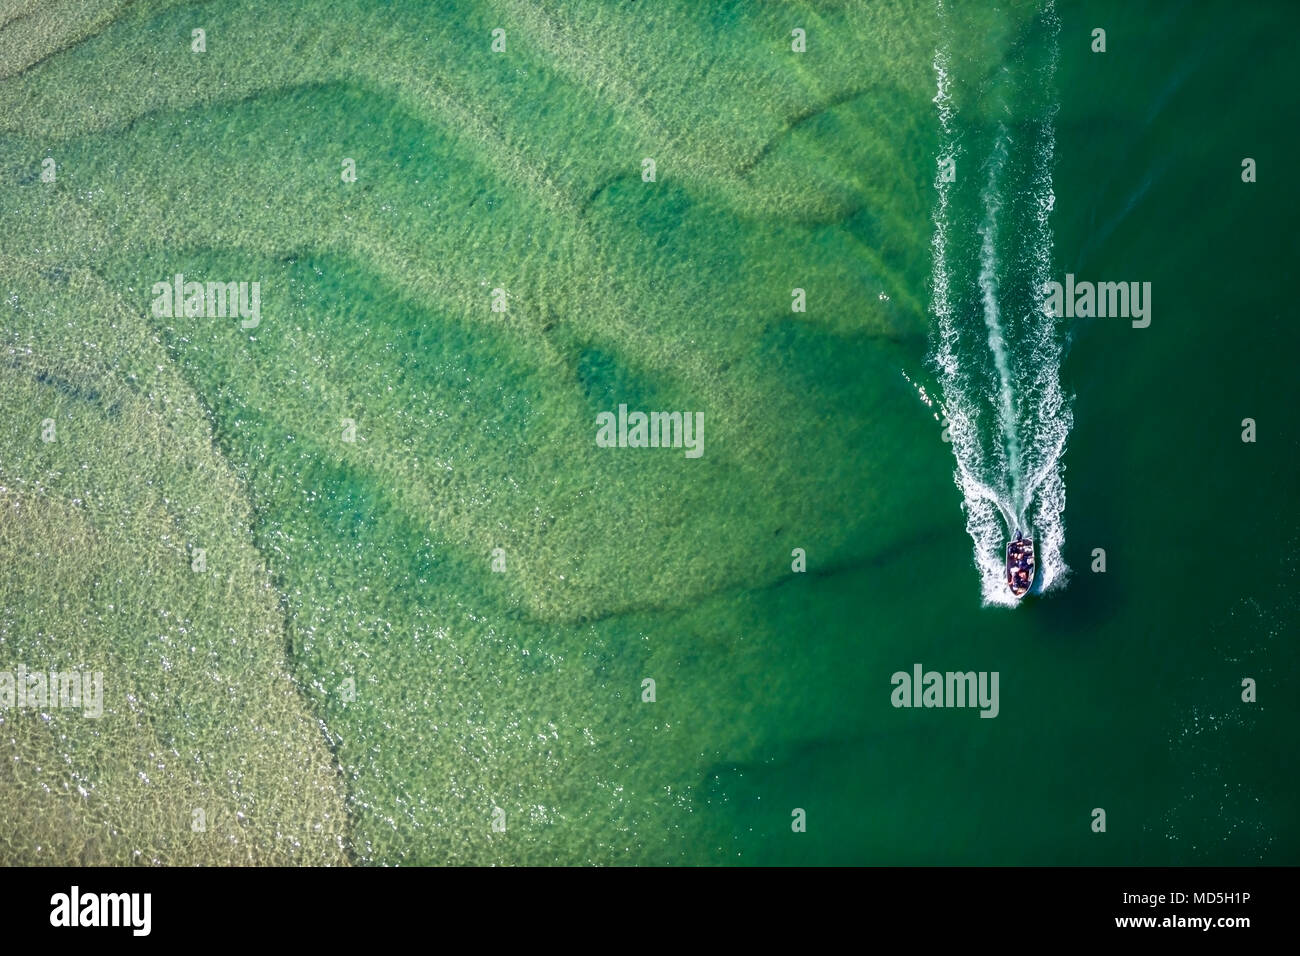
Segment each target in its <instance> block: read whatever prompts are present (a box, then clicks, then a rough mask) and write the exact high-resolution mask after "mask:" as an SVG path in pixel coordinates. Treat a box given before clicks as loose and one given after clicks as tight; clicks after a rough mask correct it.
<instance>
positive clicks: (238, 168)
mask: <svg viewBox="0 0 1300 956" xmlns="http://www.w3.org/2000/svg"><path fill="white" fill-rule="evenodd" d="M1098 27H1101V28H1104V29H1105V31H1106V50H1105V52H1093V49H1092V47H1093V45H1094V38H1093V31H1094V29H1096V28H1098ZM1297 27H1300V17H1298V15H1297V12H1296V10H1294V9H1293V7H1292V5H1290V4H1286V3H1281V2H1278V3H1258V4H1239V3H1237V4H1234V3H1227V2H1223V3H1219V2H1209V0H1207V2H1201V3H1196V4H1190V5H1189V4H1179V3H1172V2H1171V3H1158V4H1153V5H1144V6H1143V8H1142V9H1141V10H1138V9H1135V8H1134V5H1133V4H1129V3H1121V2H1103V3H1089V4H1079V3H1070V2H1057V3H1047V2H1015V3H1000V4H997V5H993V4H976V3H970V4H967V3H951V2H945V3H933V2H930V0H925V2H916V3H910V2H909V3H902V2H894V3H875V2H866V0H861V2H857V0H848V2H838V3H785V4H767V3H743V2H710V3H704V2H695V0H655V2H649V0H645V2H641V3H613V2H604V0H565V2H545V3H536V2H531V0H518V2H516V0H456V2H435V3H425V4H405V3H396V4H390V3H379V2H363V0H353V2H341V3H329V4H324V3H320V2H317V0H283V2H277V3H269V2H259V0H254V2H251V3H240V4H235V3H229V2H224V0H217V2H213V3H206V4H201V5H194V4H187V3H167V2H153V3H148V2H146V3H132V4H128V3H122V2H103V3H98V2H97V3H71V2H69V3H38V2H35V0H8V2H0V236H2V237H3V239H2V241H0V672H12V671H15V670H16V669H17V668H18V667H19V666H20V665H21V666H22V667H24V668H26V669H27V670H29V671H42V670H43V671H45V672H47V673H48V672H49V671H50V670H54V671H56V672H63V671H73V670H76V671H78V672H102V674H103V681H104V685H103V686H104V691H103V714H102V716H100V717H98V718H93V717H87V716H85V715H84V713H83V712H82V710H78V709H74V708H71V707H63V706H57V707H56V706H50V705H49V704H48V702H47V704H46V706H44V707H26V708H25V707H21V706H16V705H15V706H11V707H7V708H3V709H0V863H5V864H14V863H21V864H28V863H89V864H242V863H259V864H271V863H291V864H360V865H403V864H405V865H414V864H555V863H559V864H940V863H956V864H1016V863H1032V864H1051V863H1080V864H1096V863H1115V864H1127V863H1146V864H1187V863H1215V864H1251V863H1291V864H1294V863H1297V862H1300V853H1298V850H1300V834H1298V833H1297V821H1298V820H1300V817H1298V816H1297V814H1296V812H1295V810H1296V804H1295V794H1296V792H1297V786H1298V785H1300V777H1298V775H1297V769H1296V762H1295V759H1294V730H1295V727H1296V725H1297V704H1296V700H1297V695H1296V693H1295V691H1296V687H1295V680H1296V678H1295V675H1296V672H1297V670H1296V664H1297V661H1296V653H1295V650H1294V644H1293V640H1292V639H1293V636H1294V633H1295V624H1296V622H1297V608H1296V596H1295V588H1294V575H1295V570H1296V560H1297V555H1298V554H1300V523H1298V522H1297V520H1296V508H1295V501H1296V493H1297V484H1296V462H1297V434H1298V431H1297V427H1298V425H1300V423H1298V422H1297V411H1296V401H1295V386H1294V383H1295V367H1294V362H1295V355H1296V346H1297V344H1300V343H1298V341H1297V340H1298V339H1300V335H1297V332H1296V322H1295V316H1294V315H1293V312H1294V308H1293V303H1294V296H1293V295H1291V293H1290V290H1289V288H1288V287H1287V285H1286V283H1287V281H1288V280H1287V277H1288V276H1289V275H1290V274H1291V271H1292V269H1293V266H1294V263H1295V261H1296V256H1297V252H1300V250H1298V249H1297V239H1296V230H1295V226H1294V219H1295V212H1296V203H1295V186H1294V180H1293V176H1292V173H1291V170H1290V163H1291V158H1292V157H1293V156H1294V155H1295V154H1296V149H1297V146H1300V143H1297V135H1296V132H1295V126H1294V123H1293V122H1291V118H1292V117H1294V116H1295V115H1297V112H1298V111H1297V105H1298V104H1297V102H1296V99H1297V93H1296V86H1295V83H1294V82H1293V80H1294V65H1293V63H1292V62H1291V60H1292V59H1293V57H1292V55H1291V51H1290V49H1289V47H1290V45H1291V44H1290V43H1289V42H1288V41H1287V40H1286V38H1287V37H1289V36H1291V35H1293V34H1294V32H1295V30H1296V28H1297ZM200 29H201V30H202V31H204V32H203V43H202V47H203V49H202V52H196V50H195V43H196V40H195V33H194V31H195V30H200ZM498 29H499V30H503V31H504V34H501V36H504V49H503V50H499V51H498V50H494V49H493V42H494V35H493V31H494V30H498ZM794 30H800V31H803V36H804V37H805V38H806V50H805V52H795V50H794V49H792V44H794V43H795V42H796V41H795V36H794V35H793V34H792V31H794ZM1246 157H1249V158H1252V159H1253V160H1255V162H1256V164H1257V170H1258V177H1257V181H1256V182H1252V183H1247V182H1243V180H1242V161H1243V159H1244V158H1246ZM647 159H652V160H653V162H654V178H653V181H647V175H646V169H647V167H646V165H645V160H647ZM947 161H950V167H951V168H952V169H954V170H955V176H954V177H949V176H948V175H946V174H945V172H944V169H945V162H947ZM349 162H350V163H351V164H352V166H351V168H354V169H355V181H353V180H351V179H350V178H349V177H348V175H346V174H347V173H348V171H349ZM178 274H180V275H183V276H184V277H185V281H196V282H202V283H207V282H213V283H223V284H224V283H240V282H246V283H250V284H251V283H253V282H256V283H258V289H259V296H260V298H259V303H258V310H257V315H256V317H255V321H254V320H253V319H250V318H248V317H246V316H241V315H240V314H236V313H231V312H227V314H225V315H224V316H222V315H215V314H208V310H207V309H206V300H205V302H204V308H203V309H202V310H201V314H186V310H185V309H184V308H183V307H182V308H180V309H179V310H176V309H171V310H160V309H158V308H155V306H156V303H157V298H158V293H157V291H156V289H155V286H156V284H158V283H160V282H161V283H171V282H173V280H174V278H175V276H176V275H178ZM1067 274H1071V275H1074V276H1075V277H1077V278H1078V279H1079V280H1081V281H1084V280H1087V281H1093V282H1102V281H1106V282H1110V281H1116V282H1118V281H1124V282H1150V283H1151V287H1152V295H1151V300H1150V304H1151V314H1150V318H1151V321H1150V324H1149V325H1148V326H1147V327H1145V328H1136V327H1134V326H1133V324H1132V323H1131V322H1130V321H1129V320H1127V319H1125V318H1110V317H1108V318H1073V317H1065V316H1062V317H1056V316H1053V315H1048V314H1046V313H1045V311H1044V299H1043V288H1044V286H1045V284H1046V283H1048V282H1052V281H1057V282H1064V281H1065V276H1066V275H1067ZM498 290H499V292H498ZM795 290H802V301H803V302H804V303H805V304H806V309H805V310H804V311H795V309H794V304H795V303H796V302H798V301H800V299H799V296H798V295H797V294H796V292H795ZM502 303H504V311H494V308H493V306H494V304H496V305H498V306H499V305H501V304H502ZM160 313H161V314H160ZM620 405H626V406H627V408H628V409H630V410H641V411H646V412H649V411H679V412H689V413H692V414H694V413H702V414H703V420H704V431H703V454H702V455H701V456H700V457H698V458H693V457H688V456H687V455H686V454H684V453H683V451H682V450H681V449H673V448H604V447H599V446H598V445H597V442H596V434H597V428H596V421H597V416H598V415H599V414H600V413H602V412H607V411H614V412H617V410H618V408H619V406H620ZM1246 419H1250V420H1252V421H1253V422H1254V423H1255V424H1254V428H1255V436H1254V437H1255V440H1254V441H1251V442H1246V441H1243V440H1242V435H1243V431H1244V430H1245V427H1246V426H1245V425H1244V424H1243V422H1244V420H1246ZM1020 528H1023V529H1026V530H1030V531H1032V533H1033V534H1034V535H1035V539H1036V543H1037V545H1038V548H1039V562H1040V569H1039V571H1040V573H1039V576H1038V579H1037V582H1036V585H1035V588H1034V591H1033V593H1031V594H1030V595H1029V596H1027V597H1026V598H1025V599H1024V600H1023V601H1021V602H1019V603H1018V605H1017V604H1016V602H1014V601H1013V600H1012V599H1011V597H1010V595H1009V593H1008V592H1007V591H1006V589H1005V585H1004V583H1003V578H1002V574H1003V568H1002V561H1003V548H1004V546H1005V542H1006V539H1007V536H1008V534H1009V533H1011V532H1014V531H1015V530H1017V529H1020ZM199 552H201V553H202V558H201V560H197V562H196V558H198V555H199ZM1101 552H1104V571H1103V570H1101V569H1100V566H1099V564H1098V555H1099V553H1101ZM798 568H806V570H796V569H798ZM917 664H920V665H922V667H923V669H924V670H936V671H940V672H947V671H962V672H965V671H973V672H984V673H993V672H996V673H997V674H998V675H999V684H998V686H999V705H998V711H997V716H996V717H994V718H992V719H984V718H981V716H980V710H979V709H978V708H970V707H965V708H963V707H941V708H931V707H919V708H917V707H896V706H894V705H893V702H892V700H891V698H892V692H893V690H894V687H893V685H892V683H891V678H892V676H893V675H894V674H895V673H898V672H906V673H908V674H910V673H911V672H912V669H913V667H914V665H917ZM647 679H648V680H652V681H653V682H654V684H653V687H654V695H653V696H654V700H653V702H650V701H648V700H647V699H646V698H647V696H648V690H647V688H648V685H647V684H646V681H647ZM1246 679H1249V680H1250V681H1253V682H1254V685H1255V687H1256V691H1255V699H1254V700H1251V701H1245V700H1243V693H1244V690H1243V680H1246ZM2 680H3V678H0V681H2ZM2 703H3V686H2V684H0V704H2ZM1099 808H1100V809H1104V811H1105V815H1106V828H1105V832H1104V833H1103V832H1096V830H1095V828H1094V820H1095V813H1094V811H1095V810H1097V809H1099ZM801 814H802V816H801ZM801 819H802V820H805V821H806V830H804V831H803V832H800V828H799V827H798V826H795V825H794V824H797V823H798V822H799V821H800V820H801Z"/></svg>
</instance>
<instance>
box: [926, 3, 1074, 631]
mask: <svg viewBox="0 0 1300 956" xmlns="http://www.w3.org/2000/svg"><path fill="white" fill-rule="evenodd" d="M939 16H940V19H941V20H944V21H946V11H945V10H944V8H943V3H942V0H940V2H939ZM1043 23H1044V24H1045V25H1046V26H1047V27H1048V29H1049V31H1050V34H1051V42H1050V47H1049V56H1048V62H1047V64H1046V67H1045V68H1044V70H1043V71H1042V74H1041V79H1042V89H1043V91H1044V92H1045V93H1046V94H1047V99H1048V100H1049V101H1050V100H1051V99H1052V92H1053V80H1054V76H1055V71H1056V63H1057V58H1058V52H1059V50H1058V36H1059V32H1060V24H1059V21H1058V20H1057V18H1056V13H1055V9H1054V5H1053V3H1052V2H1051V0H1048V3H1047V4H1046V6H1045V8H1044V13H1043ZM933 65H934V71H935V82H936V87H937V89H936V94H935V97H934V103H935V107H936V109H937V112H938V116H939V126H940V130H941V133H942V143H941V147H940V155H939V164H940V169H941V170H942V169H943V167H944V165H945V164H946V161H947V159H948V158H952V159H953V160H955V159H956V158H957V156H958V154H959V152H960V146H959V139H958V135H957V133H956V131H955V129H954V123H953V120H954V108H953V102H952V90H951V79H950V76H949V65H950V64H949V53H948V49H947V47H946V46H944V47H940V48H939V49H937V50H936V51H935V57H934V64H933ZM1054 116H1055V107H1054V106H1048V107H1046V108H1045V112H1044V115H1043V118H1042V121H1041V123H1040V131H1039V135H1038V139H1037V142H1036V143H1035V152H1034V164H1033V179H1032V183H1031V188H1030V190H1028V194H1027V196H1024V197H1021V196H1019V195H1014V196H1013V197H1012V201H1013V202H1018V201H1020V202H1028V203H1030V204H1031V218H1032V227H1031V229H1030V230H1029V233H1030V234H1029V236H1028V237H1027V239H1028V250H1027V252H1026V253H1025V256H1027V257H1028V261H1026V260H1025V258H1024V257H1022V258H1021V259H1020V260H1019V262H1020V264H1021V265H1025V266H1028V272H1029V275H1030V282H1031V289H1030V292H1029V295H1028V299H1029V301H1028V303H1027V305H1025V306H1024V308H1023V309H1021V310H1018V311H1017V313H1016V316H1015V317H1016V318H1018V319H1019V321H1018V322H1016V323H1015V324H1014V331H1015V337H1014V339H1013V340H1012V342H1011V343H1008V340H1007V330H1006V328H1005V327H1004V322H1003V317H1002V309H1001V306H1000V302H999V291H1000V289H999V287H1000V283H999V267H1000V262H999V260H998V255H997V250H998V235H997V219H998V215H999V213H1000V212H1001V210H1002V207H1003V200H1002V197H1001V194H1000V193H999V176H1000V174H1001V172H1002V171H1003V168H1004V166H1005V163H1006V160H1007V149H1008V142H1009V138H1008V136H1007V134H1006V131H1005V130H1001V131H1000V135H999V137H998V140H997V145H996V147H995V150H994V156H993V160H992V162H991V163H990V171H989V179H988V185H987V188H986V189H985V190H984V192H983V194H982V199H983V206H984V224H983V226H982V228H981V229H980V233H981V239H982V241H981V246H980V254H979V256H980V269H979V274H978V285H979V290H980V296H981V302H982V310H983V317H984V323H985V331H986V333H987V346H988V349H989V353H990V354H991V357H992V359H993V364H994V368H995V370H996V373H997V379H998V381H997V384H996V388H995V390H994V393H993V394H986V393H984V391H983V383H982V382H981V380H980V379H979V378H978V377H977V374H978V369H976V370H973V371H972V370H968V369H966V368H965V367H964V366H963V364H962V361H961V354H962V353H961V349H962V346H963V341H962V336H961V329H960V327H959V324H958V322H957V321H956V316H955V315H954V312H953V304H952V290H951V265H952V264H951V263H950V258H949V257H950V255H951V254H952V250H951V248H950V245H951V243H950V230H951V228H952V223H951V218H952V202H953V197H952V195H951V192H950V190H951V186H952V184H951V183H948V182H945V181H944V180H943V177H942V175H939V176H936V179H935V189H936V192H937V195H938V201H937V202H936V205H935V211H934V216H933V221H934V235H933V237H932V240H931V258H932V276H931V281H932V310H933V313H934V320H935V348H934V355H933V362H934V365H935V367H936V370H937V372H938V381H939V386H940V392H941V395H942V399H941V401H942V407H943V410H944V414H945V415H946V416H947V418H948V423H949V435H950V437H951V439H952V446H953V455H954V458H955V459H956V464H957V468H956V471H955V472H954V479H955V481H956V483H957V485H958V487H959V488H960V489H961V491H962V497H963V504H962V507H963V510H964V511H965V512H966V531H967V533H968V534H969V535H970V536H971V540H972V542H973V543H974V558H975V565H976V569H977V570H978V572H979V575H980V590H981V598H982V600H983V603H984V604H986V605H988V604H998V605H1006V606H1013V605H1015V604H1017V603H1018V601H1017V599H1016V598H1015V597H1014V596H1013V595H1012V594H1011V592H1010V591H1009V590H1008V588H1007V586H1006V579H1005V571H1006V567H1005V554H1004V550H1003V546H1004V544H1005V542H1006V540H1007V539H1008V537H1009V534H1010V532H1012V531H1013V530H1015V529H1017V528H1019V529H1024V530H1031V529H1032V531H1033V533H1034V538H1035V550H1036V552H1037V557H1038V563H1039V567H1040V573H1039V578H1038V585H1037V587H1038V590H1048V589H1049V588H1051V587H1052V586H1053V585H1054V584H1057V583H1059V582H1060V581H1062V580H1064V577H1065V574H1066V573H1067V572H1068V568H1067V567H1066V565H1065V562H1064V559H1063V558H1062V554H1061V550H1062V547H1063V546H1064V542H1065V528H1064V522H1063V520H1062V516H1063V513H1064V510H1065V482H1064V477H1063V470H1064V469H1063V466H1062V464H1061V456H1062V454H1063V453H1064V450H1065V440H1066V437H1067V436H1068V434H1069V430H1070V427H1071V424H1072V418H1071V413H1070V408H1069V401H1068V399H1066V397H1065V396H1064V394H1063V393H1062V391H1061V385H1060V359H1061V347H1060V344H1059V336H1058V334H1057V332H1058V330H1057V327H1056V324H1057V323H1056V320H1055V318H1054V317H1050V316H1049V315H1048V314H1047V313H1046V310H1045V307H1044V301H1043V298H1042V297H1041V295H1040V291H1039V290H1045V288H1046V283H1047V281H1048V279H1049V278H1050V275H1051V256H1052V231H1051V225H1050V215H1051V212H1052V209H1053V207H1054V205H1055V194H1054V192H1053V190H1052V163H1053V159H1054V153H1055V128H1054V122H1053V121H1054ZM1019 238H1021V237H1013V240H1014V239H1019ZM969 347H970V345H969V343H967V348H969ZM983 405H992V407H993V408H994V409H995V410H996V415H997V425H998V427H997V437H998V441H996V442H993V443H989V442H986V440H985V439H984V436H983V435H982V434H981V432H980V430H979V428H978V419H979V415H980V409H981V407H982V406H983ZM1026 515H1028V516H1029V517H1030V521H1029V522H1026V520H1025V518H1026Z"/></svg>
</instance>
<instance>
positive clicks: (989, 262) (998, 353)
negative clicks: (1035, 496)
mask: <svg viewBox="0 0 1300 956" xmlns="http://www.w3.org/2000/svg"><path fill="white" fill-rule="evenodd" d="M1006 162H1007V132H1006V129H1004V128H1002V127H999V129H998V141H997V145H996V146H995V147H994V149H993V157H992V159H991V161H990V162H989V179H988V187H987V188H986V189H985V190H984V196H983V199H984V224H983V225H982V226H980V274H979V285H980V298H981V300H982V302H983V305H984V325H985V327H986V328H987V329H988V333H989V351H990V352H991V353H992V354H993V364H994V366H995V367H996V368H997V372H998V394H997V399H996V402H997V409H998V431H999V432H1001V434H1002V441H1003V443H1004V447H1005V448H1006V451H1007V474H1008V475H1009V476H1010V478H1011V500H1012V501H1013V502H1019V501H1020V467H1021V464H1020V438H1019V436H1018V435H1017V434H1016V409H1015V399H1014V397H1013V387H1012V381H1011V363H1010V362H1009V361H1008V359H1007V343H1006V337H1005V336H1004V334H1003V332H1002V317H1001V314H1000V312H999V310H998V247H997V244H998V213H999V212H1001V211H1002V200H1001V199H1000V198H999V196H998V176H999V174H1000V173H1001V172H1002V168H1003V166H1005V165H1006Z"/></svg>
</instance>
